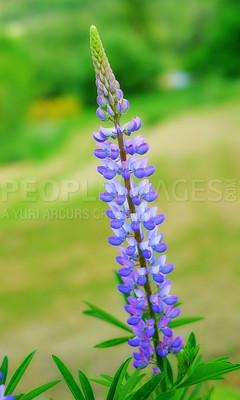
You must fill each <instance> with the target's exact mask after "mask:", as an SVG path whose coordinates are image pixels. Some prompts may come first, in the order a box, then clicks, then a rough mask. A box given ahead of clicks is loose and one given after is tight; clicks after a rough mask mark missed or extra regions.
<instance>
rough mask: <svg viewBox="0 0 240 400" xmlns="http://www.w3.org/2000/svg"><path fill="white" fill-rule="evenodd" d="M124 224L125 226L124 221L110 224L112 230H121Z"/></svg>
mask: <svg viewBox="0 0 240 400" xmlns="http://www.w3.org/2000/svg"><path fill="white" fill-rule="evenodd" d="M123 224H124V221H121V220H119V219H113V220H112V221H111V222H110V226H111V228H113V229H119V228H121V227H122V226H123Z"/></svg>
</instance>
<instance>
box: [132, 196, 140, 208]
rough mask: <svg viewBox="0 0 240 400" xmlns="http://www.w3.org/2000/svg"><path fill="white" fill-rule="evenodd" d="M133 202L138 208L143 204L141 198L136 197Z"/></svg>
mask: <svg viewBox="0 0 240 400" xmlns="http://www.w3.org/2000/svg"><path fill="white" fill-rule="evenodd" d="M132 202H133V204H135V205H136V206H139V205H140V204H141V202H142V199H141V197H140V196H134V197H132Z"/></svg>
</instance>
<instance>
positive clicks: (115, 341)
mask: <svg viewBox="0 0 240 400" xmlns="http://www.w3.org/2000/svg"><path fill="white" fill-rule="evenodd" d="M132 337H133V336H124V337H119V338H115V339H110V340H106V341H105V342H101V343H98V344H96V345H95V346H94V347H97V348H99V349H103V348H106V347H113V346H118V345H119V344H122V343H126V342H128V341H129V339H131V338H132Z"/></svg>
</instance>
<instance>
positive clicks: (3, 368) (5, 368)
mask: <svg viewBox="0 0 240 400" xmlns="http://www.w3.org/2000/svg"><path fill="white" fill-rule="evenodd" d="M0 371H1V372H2V374H3V377H2V380H1V383H2V384H5V382H6V379H7V374H8V358H7V356H5V357H4V359H3V362H2V365H1V367H0Z"/></svg>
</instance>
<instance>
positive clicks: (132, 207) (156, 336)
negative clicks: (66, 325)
mask: <svg viewBox="0 0 240 400" xmlns="http://www.w3.org/2000/svg"><path fill="white" fill-rule="evenodd" d="M114 124H115V128H117V125H119V117H116V118H115V119H114ZM117 139H118V145H119V150H120V159H121V162H124V161H127V152H126V149H125V146H124V142H123V134H121V135H120V136H117ZM124 184H125V187H126V189H127V191H128V193H127V201H128V205H129V210H130V213H131V214H135V212H136V209H135V205H134V203H133V202H132V199H131V197H130V195H129V191H130V189H131V183H130V178H128V179H124ZM134 237H135V239H136V241H137V249H138V257H139V263H140V266H141V267H142V268H146V270H147V274H146V278H147V281H146V283H145V285H144V290H145V293H146V297H147V302H148V309H149V315H150V317H151V318H153V319H154V328H155V332H154V335H153V345H154V350H155V354H156V360H157V366H158V367H159V368H160V370H161V371H163V369H164V368H163V359H162V358H161V357H160V356H159V354H158V351H157V346H158V343H159V333H158V325H157V318H156V314H155V312H154V310H153V308H152V303H151V301H150V296H151V294H152V290H151V286H150V282H149V272H148V268H147V263H146V260H145V258H144V256H143V255H142V251H141V249H140V247H139V244H140V243H141V241H142V238H141V232H140V230H138V231H137V232H134ZM161 390H162V392H165V391H166V381H165V379H163V380H162V381H161Z"/></svg>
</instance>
